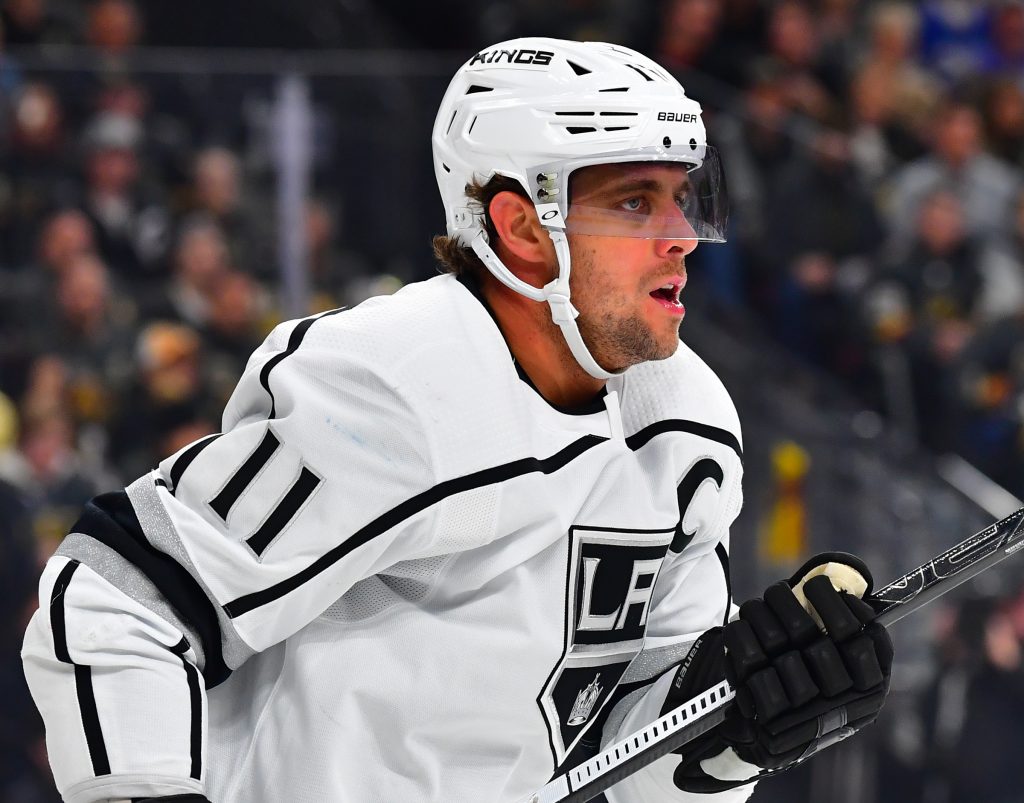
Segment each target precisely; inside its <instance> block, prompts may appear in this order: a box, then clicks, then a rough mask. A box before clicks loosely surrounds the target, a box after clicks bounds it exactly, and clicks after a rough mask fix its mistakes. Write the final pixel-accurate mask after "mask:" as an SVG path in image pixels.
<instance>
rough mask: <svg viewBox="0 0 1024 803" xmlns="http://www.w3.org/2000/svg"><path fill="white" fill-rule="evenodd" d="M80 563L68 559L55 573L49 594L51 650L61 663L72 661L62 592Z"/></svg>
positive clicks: (66, 587) (66, 588) (65, 589)
mask: <svg viewBox="0 0 1024 803" xmlns="http://www.w3.org/2000/svg"><path fill="white" fill-rule="evenodd" d="M79 566H81V564H80V563H79V562H78V561H77V560H72V561H69V562H68V563H67V564H65V566H64V568H63V569H61V570H60V574H58V575H57V581H56V582H55V583H54V584H53V593H52V594H51V595H50V631H51V632H52V633H53V652H54V654H55V655H56V656H57V660H58V661H60V662H61V663H65V664H70V663H73V661H72V660H71V655H70V654H69V653H68V632H67V625H66V624H65V623H64V592H65V591H67V590H68V586H69V585H70V584H71V575H73V574H74V573H75V571H76V570H77V569H78V567H79Z"/></svg>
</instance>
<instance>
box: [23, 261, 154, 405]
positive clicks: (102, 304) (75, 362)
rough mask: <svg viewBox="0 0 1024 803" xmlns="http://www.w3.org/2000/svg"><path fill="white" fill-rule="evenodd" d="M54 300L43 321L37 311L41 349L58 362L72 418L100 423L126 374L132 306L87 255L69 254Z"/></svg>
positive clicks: (107, 275) (130, 341) (106, 273)
mask: <svg viewBox="0 0 1024 803" xmlns="http://www.w3.org/2000/svg"><path fill="white" fill-rule="evenodd" d="M55 302H56V303H55V304H54V305H53V310H52V313H51V315H50V317H49V319H47V316H46V315H45V314H40V313H43V312H44V311H43V310H37V314H40V321H41V323H43V325H44V326H45V327H46V335H44V336H43V337H44V338H45V337H47V336H48V338H49V342H46V343H45V344H44V346H43V349H44V350H45V351H46V352H47V353H50V354H54V355H57V356H59V357H60V358H61V359H62V361H63V362H64V365H65V369H66V372H67V382H68V400H69V404H70V406H71V411H72V413H73V414H74V416H75V418H76V420H77V421H79V422H82V421H97V422H102V421H105V420H107V418H108V417H109V416H110V413H111V408H112V407H113V405H114V404H115V403H116V400H117V398H118V396H119V394H120V392H121V391H122V390H123V389H124V387H125V384H126V382H127V378H128V376H129V374H130V373H131V369H132V365H131V349H132V340H133V338H134V323H135V307H134V305H133V304H131V302H129V301H127V300H125V299H123V298H121V297H120V296H118V295H117V294H115V293H114V292H113V289H112V287H111V285H110V277H109V274H108V272H107V268H106V266H105V265H104V264H103V262H102V261H101V260H100V259H99V258H98V257H97V256H95V255H93V254H83V255H80V256H77V257H75V259H74V260H73V261H72V262H71V263H70V264H69V265H68V266H67V267H66V268H65V270H64V271H63V272H62V273H61V275H60V277H59V280H58V283H57V288H56V298H55ZM41 339H42V338H41Z"/></svg>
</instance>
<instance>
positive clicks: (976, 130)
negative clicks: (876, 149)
mask: <svg viewBox="0 0 1024 803" xmlns="http://www.w3.org/2000/svg"><path fill="white" fill-rule="evenodd" d="M981 134H982V130H981V118H980V116H979V114H978V112H977V111H975V109H974V108H973V107H971V106H969V105H966V104H964V103H957V102H951V103H948V104H947V105H946V106H945V108H944V109H943V110H942V111H941V112H940V113H939V115H938V117H937V119H936V121H935V140H934V142H933V144H932V152H931V153H930V154H928V155H927V156H924V157H922V158H920V159H917V160H915V161H913V162H911V163H910V164H908V165H907V166H906V167H904V168H903V169H902V170H900V171H899V172H898V173H897V174H896V175H895V176H894V177H893V179H892V183H891V187H890V191H889V197H888V199H887V202H886V212H887V215H888V218H889V220H890V221H891V224H892V228H893V245H894V246H895V247H896V248H899V247H900V246H903V245H905V244H906V242H907V239H908V238H909V236H910V233H911V231H912V229H913V226H914V224H915V221H916V220H917V216H918V211H919V210H920V208H921V203H922V200H923V198H924V197H925V196H926V195H927V194H928V193H929V192H931V191H932V190H933V189H934V188H935V187H936V186H938V185H940V184H941V185H944V186H947V187H951V188H953V190H954V192H955V193H956V195H957V196H958V197H959V198H960V201H961V203H962V204H963V208H964V214H965V216H966V224H967V228H968V231H969V233H970V234H972V235H978V236H986V235H993V234H999V233H1001V232H1006V231H1008V230H1009V226H1010V215H1009V210H1010V209H1011V207H1012V203H1013V199H1014V198H1015V197H1016V195H1017V192H1018V191H1019V189H1020V187H1021V175H1020V172H1019V171H1018V170H1017V169H1016V168H1014V167H1013V166H1012V165H1009V164H1007V163H1005V162H1002V161H1000V160H999V159H996V158H995V157H993V156H992V155H991V154H989V153H986V152H985V151H984V150H983V147H982V140H981Z"/></svg>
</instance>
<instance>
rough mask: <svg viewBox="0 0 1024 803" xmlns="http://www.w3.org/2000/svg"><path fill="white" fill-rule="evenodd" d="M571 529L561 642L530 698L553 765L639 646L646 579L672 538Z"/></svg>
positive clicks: (654, 574)
mask: <svg viewBox="0 0 1024 803" xmlns="http://www.w3.org/2000/svg"><path fill="white" fill-rule="evenodd" d="M675 533H676V530H675V528H668V529H664V530H625V529H601V528H596V527H573V528H572V529H571V530H570V531H569V565H568V573H567V581H566V628H565V632H566V645H565V651H564V652H563V654H562V658H561V660H560V661H559V663H558V665H557V666H556V667H555V669H554V671H553V672H552V673H551V676H550V677H549V678H548V681H547V683H546V684H545V686H544V690H543V691H542V692H541V695H540V697H539V698H538V701H537V702H538V703H539V705H540V708H541V712H542V713H543V715H544V719H545V722H546V723H547V726H548V732H549V734H550V737H551V746H552V750H553V752H554V755H555V763H556V764H560V763H561V762H562V761H563V760H564V758H565V756H566V755H568V753H569V752H570V751H571V750H572V748H573V747H574V746H575V744H576V742H577V741H578V740H579V738H580V737H581V736H582V735H583V733H584V732H585V731H586V726H587V725H588V724H589V723H590V722H592V721H594V719H595V718H596V716H597V714H598V712H599V711H600V710H601V707H602V706H603V705H604V703H605V702H606V701H607V700H608V697H609V696H610V695H611V693H612V691H614V689H615V687H616V685H617V684H618V682H619V679H620V678H621V677H622V674H623V673H624V672H625V671H626V667H628V666H629V663H630V661H632V660H633V658H634V657H635V656H636V655H637V653H638V652H639V651H640V649H641V648H642V647H643V639H644V633H645V632H646V630H647V619H648V615H649V614H650V610H651V598H652V596H653V594H654V584H655V582H656V580H657V579H658V574H659V573H660V571H661V566H662V563H663V562H664V560H665V555H666V553H667V552H668V547H669V544H671V542H672V539H673V536H674V535H675Z"/></svg>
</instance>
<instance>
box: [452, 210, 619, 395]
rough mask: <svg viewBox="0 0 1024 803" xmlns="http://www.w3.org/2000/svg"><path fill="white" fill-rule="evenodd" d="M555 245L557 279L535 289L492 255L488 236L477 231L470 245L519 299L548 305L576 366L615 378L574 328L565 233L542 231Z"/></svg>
mask: <svg viewBox="0 0 1024 803" xmlns="http://www.w3.org/2000/svg"><path fill="white" fill-rule="evenodd" d="M545 229H546V231H547V232H548V234H549V235H550V236H551V241H552V242H553V243H554V245H555V256H556V258H557V259H558V276H556V277H555V279H554V280H553V281H550V282H548V283H547V284H546V285H544V286H543V287H534V286H533V285H530V284H527V283H526V282H524V281H523V280H522V279H520V278H519V277H518V276H516V275H515V274H514V273H512V271H510V270H509V269H508V268H507V267H505V263H503V262H502V261H501V260H500V259H499V258H498V255H497V254H495V253H494V250H493V249H492V248H491V246H490V244H489V243H488V242H487V233H486V232H484V231H480V232H478V233H477V235H476V236H475V237H474V238H473V240H472V241H471V242H470V247H471V248H472V249H473V252H474V253H475V254H476V255H477V256H478V257H480V260H481V261H482V262H483V263H484V265H485V266H486V267H487V269H488V270H489V271H490V272H491V273H492V274H494V276H495V277H496V278H497V279H498V281H500V282H501V283H502V284H504V285H505V286H506V287H508V288H510V289H511V290H514V291H515V292H517V293H519V294H520V295H523V296H526V297H527V298H532V299H533V300H534V301H547V302H548V306H549V307H550V308H551V320H552V321H554V322H555V324H556V325H557V326H558V328H559V329H560V330H561V331H562V337H563V338H565V343H566V345H567V346H569V351H570V352H571V353H572V356H573V357H574V358H575V360H576V362H577V363H579V365H580V367H581V368H582V369H583V370H584V371H586V372H587V373H588V374H589V375H590V376H592V377H594V379H612V378H614V377H616V376H618V375H619V374H620V373H622V372H621V371H619V372H614V373H613V372H611V371H606V370H605V369H604V368H602V367H601V366H600V365H598V363H597V360H595V359H594V357H593V355H591V353H590V350H589V349H588V348H587V344H586V343H584V342H583V336H582V335H581V334H580V329H579V327H578V326H577V325H576V318H577V316H578V315H579V312H578V311H577V310H576V308H575V307H574V306H573V305H572V302H571V301H570V300H569V271H570V267H571V264H572V261H571V258H570V256H569V241H568V240H567V239H566V237H565V232H563V231H561V230H560V229H552V228H548V227H545Z"/></svg>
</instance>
